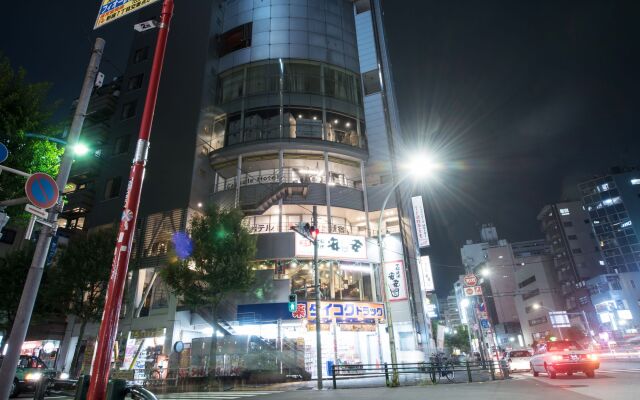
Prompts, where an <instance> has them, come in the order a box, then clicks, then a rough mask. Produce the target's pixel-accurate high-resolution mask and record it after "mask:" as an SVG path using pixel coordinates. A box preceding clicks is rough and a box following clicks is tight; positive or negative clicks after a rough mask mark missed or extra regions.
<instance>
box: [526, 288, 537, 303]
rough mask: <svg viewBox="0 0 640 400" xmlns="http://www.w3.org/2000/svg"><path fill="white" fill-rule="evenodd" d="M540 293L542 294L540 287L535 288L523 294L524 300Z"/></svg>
mask: <svg viewBox="0 0 640 400" xmlns="http://www.w3.org/2000/svg"><path fill="white" fill-rule="evenodd" d="M539 294H540V289H533V290H532V291H530V292H527V293H525V294H523V295H522V300H529V299H530V298H532V297H536V296H537V295H539Z"/></svg>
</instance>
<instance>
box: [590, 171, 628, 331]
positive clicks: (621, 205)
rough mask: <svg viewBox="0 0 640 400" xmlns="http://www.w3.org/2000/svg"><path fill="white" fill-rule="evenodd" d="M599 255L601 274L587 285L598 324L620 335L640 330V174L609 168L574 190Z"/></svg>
mask: <svg viewBox="0 0 640 400" xmlns="http://www.w3.org/2000/svg"><path fill="white" fill-rule="evenodd" d="M579 187H580V191H581V193H582V202H583V205H584V208H585V210H586V212H587V213H588V214H589V221H590V223H591V227H592V229H593V232H594V234H595V238H596V240H597V245H598V246H599V247H600V251H601V252H602V255H603V258H604V259H603V260H602V267H603V268H602V270H603V271H602V272H603V273H602V274H601V275H599V276H595V277H593V278H592V279H590V280H588V281H587V282H586V285H587V287H588V289H589V292H590V294H591V299H592V302H593V305H594V306H595V309H596V312H597V313H598V317H599V319H600V323H601V325H602V326H603V328H604V329H605V331H607V332H608V333H611V334H613V335H614V336H620V335H623V334H625V333H634V332H637V330H638V329H640V306H639V305H638V298H639V297H638V286H639V283H640V272H639V271H640V242H639V241H638V238H639V237H640V232H639V231H638V227H640V201H638V196H640V171H639V170H637V169H622V168H614V169H612V170H611V173H610V174H607V175H602V176H599V177H596V178H593V179H591V180H588V181H586V182H583V183H581V184H580V185H579Z"/></svg>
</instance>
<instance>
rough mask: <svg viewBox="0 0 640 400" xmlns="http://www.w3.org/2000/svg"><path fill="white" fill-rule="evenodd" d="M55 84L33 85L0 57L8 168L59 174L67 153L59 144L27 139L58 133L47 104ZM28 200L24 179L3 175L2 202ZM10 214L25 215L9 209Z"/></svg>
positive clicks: (0, 132)
mask: <svg viewBox="0 0 640 400" xmlns="http://www.w3.org/2000/svg"><path fill="white" fill-rule="evenodd" d="M50 88H51V84H49V83H47V82H38V83H30V82H28V81H27V80H26V71H25V70H24V69H22V68H19V69H17V70H14V68H13V67H12V66H11V63H10V62H9V59H8V58H7V57H6V56H4V55H2V54H0V142H2V143H3V144H4V145H6V146H7V148H8V149H9V158H8V159H7V161H5V162H4V164H6V165H7V166H8V167H11V168H15V169H19V170H22V171H25V172H29V173H33V172H44V173H47V174H49V175H52V176H54V177H55V176H56V175H57V173H58V166H59V163H60V157H61V155H62V152H63V150H62V149H61V148H60V146H59V145H58V144H56V143H53V142H50V141H47V140H42V139H33V138H28V137H26V135H25V134H26V133H27V132H37V133H41V134H45V135H46V134H50V133H51V132H53V131H54V130H55V127H54V126H52V125H51V124H50V123H49V121H50V118H51V115H52V112H53V110H54V106H53V105H50V104H48V103H47V95H48V93H49V90H50ZM23 196H24V177H22V176H18V175H13V174H8V173H5V174H2V184H1V185H0V201H1V200H8V199H13V198H18V197H23ZM8 211H9V214H12V215H16V214H18V213H20V212H21V210H20V208H19V207H11V208H9V210H8Z"/></svg>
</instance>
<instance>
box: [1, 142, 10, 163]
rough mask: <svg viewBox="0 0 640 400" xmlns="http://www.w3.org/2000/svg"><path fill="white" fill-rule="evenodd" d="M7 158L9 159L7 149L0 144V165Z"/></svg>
mask: <svg viewBox="0 0 640 400" xmlns="http://www.w3.org/2000/svg"><path fill="white" fill-rule="evenodd" d="M7 157H9V149H7V146H5V145H4V144H2V143H0V164H2V163H3V162H4V161H5V160H6V159H7Z"/></svg>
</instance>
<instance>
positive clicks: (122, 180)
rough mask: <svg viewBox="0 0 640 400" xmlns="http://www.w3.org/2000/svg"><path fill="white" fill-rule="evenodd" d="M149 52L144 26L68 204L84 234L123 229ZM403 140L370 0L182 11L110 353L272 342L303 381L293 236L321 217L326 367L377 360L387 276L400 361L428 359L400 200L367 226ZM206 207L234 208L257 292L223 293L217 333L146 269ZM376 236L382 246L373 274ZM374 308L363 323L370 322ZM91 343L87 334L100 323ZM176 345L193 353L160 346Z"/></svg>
mask: <svg viewBox="0 0 640 400" xmlns="http://www.w3.org/2000/svg"><path fill="white" fill-rule="evenodd" d="M154 13H155V14H157V7H154V6H152V7H149V8H148V9H145V10H143V11H142V12H141V13H140V16H139V20H140V21H145V20H149V19H152V17H153V16H154ZM154 40H155V33H154V31H146V32H142V33H137V34H136V36H135V39H134V44H133V46H132V50H131V54H130V57H129V62H128V65H127V67H126V69H125V73H124V76H123V78H122V83H121V85H122V86H121V91H120V93H119V96H118V98H117V104H116V107H115V112H114V114H113V116H112V118H111V120H110V129H109V133H108V135H107V136H106V138H105V141H104V148H105V149H106V150H105V151H104V152H103V153H102V159H103V161H101V164H100V165H99V168H97V170H96V171H94V172H93V174H92V175H90V176H87V180H86V184H85V186H82V183H81V181H80V180H79V179H76V180H74V181H73V182H74V183H75V184H76V185H77V186H76V191H77V192H80V191H81V190H85V189H91V191H90V192H89V191H87V194H88V195H90V197H91V199H90V201H89V203H90V206H88V207H86V210H84V211H86V215H84V216H83V217H84V218H85V220H83V222H84V225H83V226H84V227H85V228H86V227H89V228H91V227H98V226H101V225H104V224H109V223H112V222H113V221H117V220H119V217H120V211H121V210H120V207H121V206H122V203H123V196H124V194H125V192H126V181H127V174H128V170H129V164H130V160H131V158H132V155H133V151H134V148H135V137H136V134H137V127H138V126H139V121H140V114H141V110H142V107H143V101H144V93H145V87H146V85H147V83H148V73H149V66H150V60H151V58H152V57H153V43H154ZM185 43H188V46H187V45H185ZM399 135H400V131H399V119H398V115H397V110H396V104H395V97H394V91H393V80H392V73H391V66H390V62H389V57H388V54H387V48H386V42H385V39H384V27H383V23H382V10H381V6H380V1H379V0H371V1H369V0H358V1H350V0H323V1H314V2H307V1H297V0H283V1H278V2H275V1H268V0H227V1H222V0H217V1H216V0H211V1H201V2H185V3H184V4H183V3H180V4H177V5H176V14H175V17H174V21H173V22H172V27H171V32H170V36H169V43H168V49H167V57H166V61H165V66H164V70H163V76H162V80H161V84H160V89H159V98H158V105H157V109H156V117H155V120H154V128H153V132H152V136H151V150H150V158H149V162H148V167H147V176H146V177H145V183H144V188H143V193H142V201H141V212H140V220H139V222H138V229H137V233H136V236H135V244H134V249H133V253H132V254H133V258H132V262H131V270H132V274H131V277H130V280H129V282H128V299H127V301H126V304H125V307H124V311H123V318H122V319H121V323H120V330H121V334H120V339H119V340H120V341H121V343H122V347H123V348H127V349H129V348H130V349H133V350H132V351H133V352H134V353H135V349H137V348H142V349H148V348H151V349H152V350H153V352H154V353H161V354H165V355H167V356H169V359H170V360H172V361H171V362H172V363H173V362H177V361H176V360H174V358H176V357H179V358H180V362H181V363H183V364H184V363H186V364H189V365H194V366H195V365H198V363H202V360H203V357H204V354H205V353H203V352H202V350H201V349H202V348H204V347H205V346H207V345H208V344H207V343H208V342H207V340H208V337H209V336H210V335H211V334H212V332H218V333H219V335H221V336H224V337H225V338H224V339H221V342H223V343H226V341H228V340H227V339H228V338H233V337H238V336H243V337H244V338H247V337H248V338H249V339H247V340H254V341H256V340H260V346H262V348H265V349H271V350H274V351H275V350H276V347H275V343H276V342H277V343H279V344H280V350H281V351H282V348H283V343H285V346H284V347H287V348H288V349H289V350H291V351H293V352H294V354H295V356H293V357H290V359H286V358H285V359H286V362H287V364H288V365H286V366H284V367H283V368H284V369H287V370H291V369H292V368H294V367H296V368H300V369H304V370H306V371H308V372H309V373H315V371H316V368H315V362H316V361H315V360H316V355H315V348H316V347H315V340H316V339H315V332H314V330H313V329H312V327H313V324H312V323H308V321H309V320H310V319H311V318H310V316H312V314H313V313H315V309H314V307H315V304H314V303H315V296H316V295H317V294H316V293H315V291H314V290H313V287H312V286H311V282H313V270H312V265H311V260H312V252H309V249H310V246H309V245H308V243H307V242H306V241H305V239H303V238H301V237H299V236H296V234H295V233H294V232H292V231H291V230H290V227H291V226H293V225H297V224H299V223H307V222H309V223H310V222H311V212H312V208H313V207H317V210H318V215H319V221H318V222H319V223H318V229H319V230H320V234H319V239H320V241H321V243H322V244H321V247H320V263H319V272H320V277H321V292H322V296H323V305H322V307H323V310H324V311H322V312H324V313H328V314H327V317H328V318H327V320H326V321H325V322H327V324H323V330H322V332H321V337H322V339H321V340H322V342H323V344H324V346H323V354H322V361H323V363H325V362H327V361H331V360H333V361H337V360H338V359H340V360H346V361H349V362H362V363H365V364H366V363H376V362H381V361H383V360H385V361H389V352H390V350H389V346H388V343H389V340H388V335H387V331H386V329H385V327H384V324H383V322H384V321H385V320H386V315H385V311H384V308H383V307H382V295H381V294H382V290H383V287H384V285H385V282H386V281H389V282H391V283H392V284H393V285H394V290H392V291H391V292H390V293H389V295H390V300H391V302H390V304H391V306H390V310H388V311H390V312H392V314H393V321H394V331H395V334H396V338H395V339H396V344H397V345H396V347H397V349H396V350H397V353H398V360H399V361H416V360H422V359H424V357H425V354H426V353H429V352H430V351H431V350H430V343H431V339H432V338H431V335H430V332H431V329H430V322H429V318H428V316H427V310H426V308H425V307H424V305H423V299H424V298H425V290H424V288H421V287H420V284H421V283H420V282H421V279H420V276H419V275H418V268H417V265H416V262H417V259H418V258H419V252H418V246H417V244H416V243H415V235H414V228H413V218H412V215H411V207H407V205H408V203H409V201H410V198H409V196H408V192H407V191H406V190H405V189H406V188H405V189H403V190H399V191H398V192H397V193H395V195H394V196H391V198H390V201H389V203H388V205H387V207H386V208H385V210H384V213H383V218H382V225H381V226H378V223H377V221H378V218H379V216H380V214H381V208H382V202H383V199H384V198H385V196H386V195H387V194H388V193H389V191H390V189H391V186H392V185H393V183H395V182H396V181H397V179H398V177H397V176H395V173H394V171H395V170H396V167H397V166H396V164H395V158H396V157H401V156H400V155H397V154H395V150H396V149H397V145H398V142H399V140H400V136H399ZM76 172H77V171H76ZM76 194H79V193H76ZM211 203H213V204H217V205H220V206H223V207H237V208H239V209H241V210H242V211H243V212H244V213H245V215H246V218H245V220H244V223H245V225H246V227H247V228H248V229H249V230H250V231H251V232H252V233H253V234H255V235H257V260H256V268H257V271H256V273H257V275H258V279H257V286H256V287H255V288H254V289H253V290H251V291H250V292H249V293H247V294H244V295H242V296H235V297H234V298H231V299H228V301H227V302H225V304H224V305H223V307H222V308H221V309H220V310H219V315H218V324H217V325H215V326H214V325H213V323H212V320H211V315H210V313H207V312H206V310H189V309H188V308H186V307H185V306H184V305H183V304H181V302H180V301H179V299H177V298H176V297H175V296H173V295H172V294H171V293H170V292H169V290H168V288H167V286H166V285H165V284H164V283H163V282H162V281H161V279H160V278H159V276H158V273H157V272H158V270H159V269H160V268H162V266H163V265H165V264H166V263H167V261H168V257H169V253H168V250H169V248H170V245H171V240H172V235H173V234H174V233H175V232H178V231H183V230H185V228H186V226H187V223H188V219H189V217H190V216H191V215H193V214H194V213H197V212H198V210H200V209H201V208H202V207H204V206H206V205H207V204H211ZM74 218H75V217H72V216H69V217H68V222H67V224H68V225H67V226H68V227H73V226H74V223H72V222H70V221H73V220H74ZM75 226H76V227H77V226H78V223H77V222H76V223H75ZM378 232H381V233H383V236H384V237H385V238H384V258H385V265H384V266H381V265H380V259H379V256H378V253H379V248H378V245H377V236H378ZM291 293H295V294H297V298H298V302H299V305H301V306H302V308H299V309H298V310H297V311H296V312H294V313H291V312H288V310H287V298H288V295H289V294H291ZM371 313H374V314H376V315H375V318H367V315H369V317H370V316H371V315H373V314H371ZM324 328H327V329H326V330H325V329H324ZM88 332H89V336H91V335H94V334H95V327H89V329H88ZM75 336H77V328H75V329H70V330H68V332H67V335H66V336H65V341H66V343H72V342H73V338H74V337H75ZM252 338H253V339H252ZM178 341H182V342H184V344H185V345H187V347H188V348H190V351H189V353H187V352H183V353H180V354H176V352H174V351H173V349H174V344H175V343H176V342H178ZM225 346H226V345H225V344H223V345H222V347H223V348H225ZM257 347H259V346H257ZM145 351H146V350H145ZM224 351H226V350H223V352H224ZM127 352H128V350H127ZM72 353H73V352H72V351H71V352H70V353H69V352H67V354H72ZM125 353H126V352H125ZM127 354H128V353H127ZM148 355H149V354H147V355H139V358H138V359H140V357H142V358H144V357H146V356H148ZM236 356H238V355H236V354H234V355H229V359H234V358H233V357H236ZM63 357H64V355H63ZM149 357H150V356H149ZM238 357H240V356H238ZM67 358H68V357H67ZM278 359H279V360H280V362H281V363H282V362H283V361H282V360H283V358H282V357H279V358H278ZM225 360H226V358H225ZM124 362H125V364H126V363H127V362H128V363H129V364H130V363H131V360H130V359H126V358H125V360H124ZM219 365H221V364H219ZM125 367H127V365H125ZM222 368H223V369H224V368H234V366H233V365H232V364H229V365H227V364H224V365H223V367H222Z"/></svg>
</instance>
